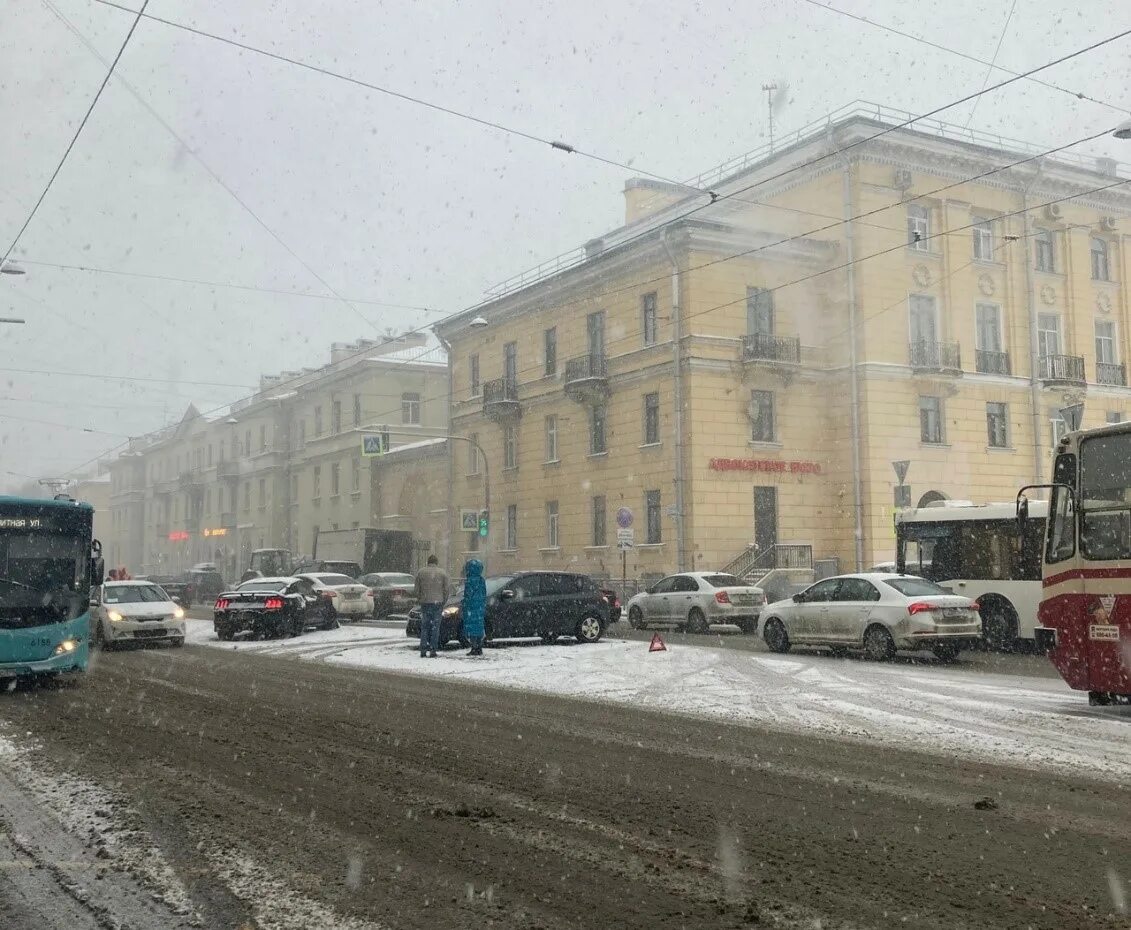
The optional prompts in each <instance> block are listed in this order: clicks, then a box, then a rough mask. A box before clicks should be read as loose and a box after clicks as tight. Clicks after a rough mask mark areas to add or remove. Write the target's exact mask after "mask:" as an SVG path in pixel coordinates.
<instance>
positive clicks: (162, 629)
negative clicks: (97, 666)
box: [90, 579, 185, 648]
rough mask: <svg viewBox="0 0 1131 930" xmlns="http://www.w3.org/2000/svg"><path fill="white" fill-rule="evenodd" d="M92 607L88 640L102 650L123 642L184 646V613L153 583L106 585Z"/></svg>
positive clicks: (129, 582) (99, 591)
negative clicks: (163, 643) (89, 637)
mask: <svg viewBox="0 0 1131 930" xmlns="http://www.w3.org/2000/svg"><path fill="white" fill-rule="evenodd" d="M96 590H97V594H96V595H95V597H94V598H93V599H92V600H94V601H97V603H96V604H93V605H92V606H91V631H90V635H91V639H92V640H94V642H95V643H97V644H99V645H101V646H102V647H104V648H107V647H110V646H115V645H118V644H120V643H126V642H167V643H170V644H172V645H174V646H181V645H184V641H185V612H184V610H183V609H182V608H181V606H180V605H179V604H175V603H173V601H172V599H171V598H170V597H169V594H168V592H166V591H165V589H164V588H163V587H161V585H159V584H155V583H154V582H152V581H141V580H138V579H133V580H131V581H107V582H106V583H105V584H103V585H102V586H101V588H98V589H96Z"/></svg>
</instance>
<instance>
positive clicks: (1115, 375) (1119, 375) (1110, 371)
mask: <svg viewBox="0 0 1131 930" xmlns="http://www.w3.org/2000/svg"><path fill="white" fill-rule="evenodd" d="M1096 384H1118V385H1126V384H1127V369H1126V368H1124V367H1123V366H1122V365H1117V364H1116V363H1115V362H1096Z"/></svg>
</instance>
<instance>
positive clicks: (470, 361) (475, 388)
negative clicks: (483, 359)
mask: <svg viewBox="0 0 1131 930" xmlns="http://www.w3.org/2000/svg"><path fill="white" fill-rule="evenodd" d="M467 371H468V376H469V379H470V381H471V396H472V397H478V396H479V356H478V355H469V356H468V358H467Z"/></svg>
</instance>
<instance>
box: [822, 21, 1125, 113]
mask: <svg viewBox="0 0 1131 930" xmlns="http://www.w3.org/2000/svg"><path fill="white" fill-rule="evenodd" d="M802 2H803V3H808V4H809V5H810V6H815V7H817V9H819V10H825V11H827V12H829V13H836V14H837V15H838V16H844V17H847V18H848V19H852V20H855V21H856V22H858V23H863V24H864V25H866V26H872V27H873V28H875V29H880V30H882V31H884V32H890V33H892V35H897V36H900V37H901V38H904V39H910V40H911V41H912V42H918V43H919V44H920V45H926V46H927V47H928V48H933V49H935V50H936V51H939V52H946V53H947V54H948V55H955V56H957V57H958V58H965V59H966V60H967V61H971V62H973V63H974V64H978V65H985V66H986V67H989V68H994V69H996V70H998V71H1002V72H1004V73H1005V74H1011V75H1014V76H1020V75H1019V74H1018V72H1016V71H1012V70H1010V69H1009V68H1005V67H1003V66H1001V65H999V64H995V63H994V62H992V61H986V60H985V59H984V58H979V57H978V56H977V55H971V54H969V53H967V52H961V51H959V50H958V49H956V48H951V47H950V46H947V45H942V44H941V43H939V42H932V41H931V40H930V39H924V38H923V37H922V36H917V35H915V33H913V32H904V31H903V30H902V29H897V28H895V26H889V25H887V24H886V23H881V22H878V21H876V20H874V19H868V18H867V17H866V16H860V15H858V14H856V13H850V12H848V10H842V9H839V8H838V7H835V6H830V5H828V4H826V3H821V2H820V0H802ZM1026 80H1028V81H1030V82H1031V83H1033V84H1039V85H1040V86H1042V87H1047V88H1048V89H1049V90H1055V91H1059V92H1060V93H1062V94H1068V95H1069V96H1070V97H1075V98H1076V99H1077V100H1087V101H1088V102H1089V103H1095V104H1099V105H1100V106H1101V107H1107V108H1108V109H1109V110H1114V111H1115V112H1116V113H1122V114H1123V115H1124V116H1126V115H1127V114H1128V113H1129V112H1131V110H1128V109H1127V107H1120V106H1116V105H1115V104H1114V103H1110V102H1108V101H1107V100H1101V99H1099V98H1098V97H1092V96H1090V95H1088V94H1085V93H1083V92H1081V91H1076V90H1072V89H1071V88H1069V87H1062V86H1061V85H1059V84H1054V83H1052V82H1051V81H1044V80H1041V79H1040V78H1035V77H1032V76H1026Z"/></svg>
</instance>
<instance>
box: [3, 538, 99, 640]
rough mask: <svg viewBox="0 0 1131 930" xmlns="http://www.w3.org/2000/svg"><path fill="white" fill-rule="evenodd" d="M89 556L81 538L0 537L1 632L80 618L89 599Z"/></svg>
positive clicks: (86, 545)
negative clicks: (87, 561) (87, 563)
mask: <svg viewBox="0 0 1131 930" xmlns="http://www.w3.org/2000/svg"><path fill="white" fill-rule="evenodd" d="M88 554H89V543H88V542H87V541H86V540H85V539H83V538H81V537H80V536H78V535H64V534H59V533H34V532H20V531H7V530H5V531H3V532H0V629H15V628H18V627H32V626H40V625H42V624H45V623H60V622H63V621H65V620H74V619H75V618H77V617H79V616H81V615H82V614H83V613H84V612H85V611H86V610H87V608H88V601H89V596H90V588H89V581H88V578H87V575H86V560H87V556H88Z"/></svg>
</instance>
